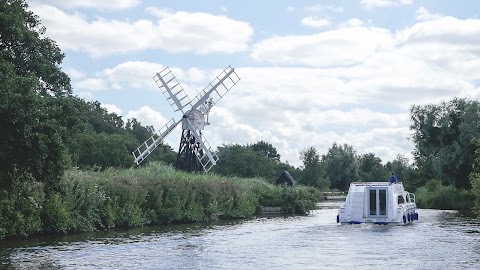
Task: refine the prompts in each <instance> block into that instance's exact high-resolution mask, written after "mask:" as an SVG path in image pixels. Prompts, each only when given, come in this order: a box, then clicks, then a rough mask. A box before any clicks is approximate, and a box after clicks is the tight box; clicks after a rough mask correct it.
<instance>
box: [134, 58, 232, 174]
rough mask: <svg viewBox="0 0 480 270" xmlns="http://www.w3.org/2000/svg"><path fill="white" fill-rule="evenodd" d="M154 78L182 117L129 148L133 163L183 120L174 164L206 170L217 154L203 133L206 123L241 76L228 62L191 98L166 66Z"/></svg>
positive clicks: (193, 169) (192, 169)
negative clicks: (211, 112)
mask: <svg viewBox="0 0 480 270" xmlns="http://www.w3.org/2000/svg"><path fill="white" fill-rule="evenodd" d="M153 79H154V80H155V82H156V83H157V85H158V87H159V88H160V90H161V91H162V93H163V94H164V95H165V97H166V98H167V101H168V102H169V104H170V106H171V107H172V108H173V110H174V111H175V112H177V111H180V112H181V113H182V118H181V119H180V120H178V121H176V120H174V119H173V118H172V119H171V120H170V121H168V123H166V124H165V125H164V126H163V127H162V128H161V129H160V130H159V131H158V132H157V133H155V134H154V135H152V137H150V138H149V139H148V140H146V141H145V142H144V143H143V144H142V145H140V146H139V147H138V148H137V149H136V150H135V151H133V152H132V154H133V157H134V158H135V164H136V165H140V163H142V161H143V160H145V158H147V156H148V155H149V154H150V153H152V152H153V150H155V148H157V146H158V145H159V144H161V143H162V142H163V140H164V139H165V137H167V136H168V134H170V132H172V130H173V129H175V127H176V126H177V125H178V124H180V123H182V136H181V139H180V147H179V150H178V154H177V161H176V164H175V166H176V167H177V169H182V170H185V171H190V172H192V171H200V170H202V169H203V170H204V171H205V172H208V171H209V170H210V169H211V168H212V167H213V166H214V165H216V164H217V161H218V157H217V155H216V154H215V153H214V152H213V150H212V147H211V146H210V144H209V143H208V142H207V140H206V139H205V137H204V136H203V134H202V131H203V129H204V128H205V126H206V125H209V124H210V123H208V114H209V113H210V110H211V108H212V107H213V106H214V105H215V104H217V102H218V101H219V100H220V99H221V98H222V97H223V96H224V95H225V94H226V93H228V91H230V89H231V88H232V87H233V86H234V85H235V84H236V83H237V82H238V81H239V80H240V77H238V75H237V74H236V73H235V69H233V68H232V67H230V66H228V67H227V68H226V69H224V70H223V71H222V73H220V75H218V76H217V77H216V78H215V79H214V80H213V81H212V82H211V83H210V84H208V85H207V87H205V88H204V89H203V90H202V91H200V93H199V94H198V95H197V96H196V97H195V98H193V100H191V99H190V98H189V97H188V95H187V94H186V92H185V91H184V90H183V88H182V86H181V85H180V83H179V82H178V81H177V79H176V78H175V76H174V75H173V73H172V72H171V71H170V69H169V68H168V67H167V68H165V69H163V70H162V71H160V72H159V73H157V74H156V75H155V76H154V77H153Z"/></svg>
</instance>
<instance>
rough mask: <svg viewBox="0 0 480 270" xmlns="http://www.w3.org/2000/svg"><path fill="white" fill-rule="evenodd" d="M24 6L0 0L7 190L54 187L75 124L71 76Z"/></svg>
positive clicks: (17, 0) (0, 153)
mask: <svg viewBox="0 0 480 270" xmlns="http://www.w3.org/2000/svg"><path fill="white" fill-rule="evenodd" d="M27 8H28V5H27V4H26V2H25V1H22V0H4V1H1V2H0V141H1V142H2V143H1V144H0V164H1V165H0V166H1V168H0V182H1V184H2V185H1V186H2V187H3V188H6V189H8V188H10V187H12V186H13V185H15V184H16V183H15V181H17V180H18V179H33V180H34V181H39V182H43V183H45V185H46V187H47V188H48V189H53V190H55V189H57V188H58V187H57V181H58V179H59V177H60V175H61V174H62V173H63V169H64V166H65V164H67V159H68V155H67V149H66V146H65V142H66V141H67V140H68V138H69V136H68V133H69V130H71V129H73V128H74V127H75V125H76V121H75V114H74V108H73V107H72V106H71V105H72V104H71V103H69V102H68V98H69V95H70V94H71V86H70V79H69V78H68V76H67V75H66V74H65V73H64V72H63V71H62V70H61V69H60V64H61V63H62V60H63V57H64V55H63V54H62V53H61V51H60V49H59V48H58V46H57V45H56V44H55V42H54V41H52V40H51V39H49V38H47V37H44V36H43V35H44V33H45V28H44V27H42V26H41V24H40V20H39V18H38V17H37V16H36V15H34V14H33V13H32V12H30V11H28V9H27ZM22 175H23V176H22ZM25 175H29V176H30V177H24V176H25Z"/></svg>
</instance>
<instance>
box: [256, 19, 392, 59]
mask: <svg viewBox="0 0 480 270" xmlns="http://www.w3.org/2000/svg"><path fill="white" fill-rule="evenodd" d="M394 42H395V40H394V37H393V35H392V34H391V33H390V32H389V31H388V30H386V29H381V28H374V27H364V26H351V25H344V26H341V27H340V28H337V29H334V30H330V31H325V32H321V33H318V34H315V35H303V36H299V35H296V36H283V37H272V38H269V39H265V40H263V41H261V42H259V43H257V44H255V45H254V46H253V49H252V53H251V57H253V59H255V60H257V61H262V62H271V63H275V64H285V65H292V64H295V65H298V64H301V65H306V66H313V67H324V66H348V65H353V64H358V63H360V62H362V61H365V60H366V59H368V58H370V57H371V56H372V55H374V54H376V53H379V52H381V51H384V50H390V49H391V48H392V47H393V46H394Z"/></svg>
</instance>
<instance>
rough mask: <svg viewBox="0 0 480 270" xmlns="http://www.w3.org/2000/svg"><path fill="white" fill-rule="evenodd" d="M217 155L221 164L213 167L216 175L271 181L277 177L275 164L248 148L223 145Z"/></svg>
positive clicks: (236, 145)
mask: <svg viewBox="0 0 480 270" xmlns="http://www.w3.org/2000/svg"><path fill="white" fill-rule="evenodd" d="M217 155H218V157H219V162H218V164H217V166H215V167H213V170H214V172H216V173H219V174H222V175H234V176H239V177H245V178H251V177H263V178H265V179H269V180H270V179H274V178H275V177H276V170H275V169H276V164H275V162H274V161H273V160H271V159H270V158H267V157H264V156H262V155H261V154H259V153H258V152H255V151H253V150H252V148H250V147H248V146H242V145H238V144H231V145H223V146H220V147H218V150H217Z"/></svg>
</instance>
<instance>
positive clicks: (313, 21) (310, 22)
mask: <svg viewBox="0 0 480 270" xmlns="http://www.w3.org/2000/svg"><path fill="white" fill-rule="evenodd" d="M301 22H302V24H303V25H305V26H310V27H325V26H329V25H330V21H329V20H328V19H317V18H313V17H312V16H308V17H304V18H303V19H302V21H301Z"/></svg>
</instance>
